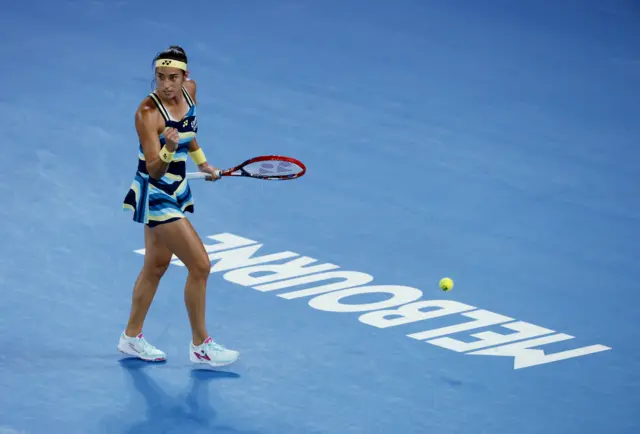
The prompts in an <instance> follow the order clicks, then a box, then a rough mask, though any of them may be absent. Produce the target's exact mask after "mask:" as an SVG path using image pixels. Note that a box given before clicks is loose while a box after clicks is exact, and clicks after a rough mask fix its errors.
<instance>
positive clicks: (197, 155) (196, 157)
mask: <svg viewBox="0 0 640 434" xmlns="http://www.w3.org/2000/svg"><path fill="white" fill-rule="evenodd" d="M189 156H190V157H191V159H192V160H193V162H194V163H196V165H197V166H199V165H201V164H203V163H206V162H207V157H205V156H204V152H202V148H198V149H196V150H195V151H192V152H189Z"/></svg>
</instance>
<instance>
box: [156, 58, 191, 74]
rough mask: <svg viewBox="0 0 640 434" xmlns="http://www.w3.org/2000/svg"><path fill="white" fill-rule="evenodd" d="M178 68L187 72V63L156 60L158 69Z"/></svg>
mask: <svg viewBox="0 0 640 434" xmlns="http://www.w3.org/2000/svg"><path fill="white" fill-rule="evenodd" d="M162 67H165V68H178V69H182V70H183V71H186V70H187V64H186V63H185V62H181V61H179V60H173V59H158V60H156V68H162Z"/></svg>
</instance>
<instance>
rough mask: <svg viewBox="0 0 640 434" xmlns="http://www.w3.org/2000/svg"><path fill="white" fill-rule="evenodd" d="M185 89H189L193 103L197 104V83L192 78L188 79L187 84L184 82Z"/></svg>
mask: <svg viewBox="0 0 640 434" xmlns="http://www.w3.org/2000/svg"><path fill="white" fill-rule="evenodd" d="M184 88H185V89H187V92H189V95H191V99H193V102H195V103H197V100H196V90H197V86H196V81H195V80H192V79H190V78H188V79H186V80H185V82H184Z"/></svg>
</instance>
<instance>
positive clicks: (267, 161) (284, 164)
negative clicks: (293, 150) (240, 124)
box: [221, 155, 307, 181]
mask: <svg viewBox="0 0 640 434" xmlns="http://www.w3.org/2000/svg"><path fill="white" fill-rule="evenodd" d="M306 171H307V168H306V166H305V165H304V164H303V163H302V162H301V161H300V160H298V159H296V158H292V157H286V156H283V155H261V156H258V157H253V158H250V159H248V160H246V161H244V162H243V163H242V164H239V165H238V166H236V167H234V168H231V169H227V170H224V171H222V173H221V175H222V176H248V177H251V178H258V179H266V180H281V181H284V180H289V179H295V178H300V177H301V176H302V175H304V174H305V173H306Z"/></svg>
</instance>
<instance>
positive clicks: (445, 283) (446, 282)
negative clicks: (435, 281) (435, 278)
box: [440, 277, 453, 291]
mask: <svg viewBox="0 0 640 434" xmlns="http://www.w3.org/2000/svg"><path fill="white" fill-rule="evenodd" d="M451 288H453V280H451V279H450V278H448V277H445V278H443V279H441V280H440V289H442V290H443V291H449V290H451Z"/></svg>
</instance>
